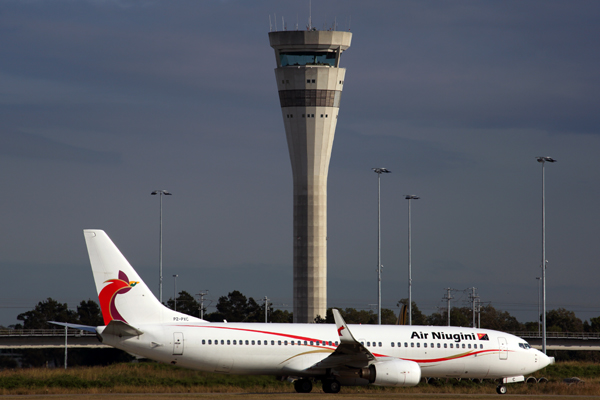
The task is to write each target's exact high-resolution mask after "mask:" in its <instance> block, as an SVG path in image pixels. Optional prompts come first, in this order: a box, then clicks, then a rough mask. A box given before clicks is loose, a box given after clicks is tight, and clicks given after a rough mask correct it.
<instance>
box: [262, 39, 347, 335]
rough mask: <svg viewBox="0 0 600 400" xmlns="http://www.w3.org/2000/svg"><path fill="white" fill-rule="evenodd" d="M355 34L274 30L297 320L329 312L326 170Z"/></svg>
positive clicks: (309, 319) (273, 43) (273, 44)
mask: <svg viewBox="0 0 600 400" xmlns="http://www.w3.org/2000/svg"><path fill="white" fill-rule="evenodd" d="M351 40H352V34H351V33H350V32H340V31H317V30H309V31H281V32H270V33H269V41H270V44H271V47H273V49H275V59H276V61H277V68H276V69H275V77H276V79H277V90H278V91H279V101H280V103H281V113H282V116H283V123H284V125H285V134H286V136H287V142H288V148H289V152H290V159H291V161H292V174H293V176H294V236H293V241H294V322H300V323H308V322H313V321H314V319H315V317H316V316H317V315H320V316H321V317H323V318H325V313H326V311H327V175H328V172H329V160H330V158H331V147H332V145H333V136H334V134H335V127H336V124H337V118H338V112H339V107H340V98H341V94H342V89H343V87H344V76H345V74H346V70H345V69H344V68H340V56H341V54H342V52H343V51H344V50H346V49H347V48H348V47H350V41H351Z"/></svg>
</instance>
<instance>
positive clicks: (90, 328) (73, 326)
mask: <svg viewBox="0 0 600 400" xmlns="http://www.w3.org/2000/svg"><path fill="white" fill-rule="evenodd" d="M48 322H49V323H51V324H54V325H60V326H66V327H67V328H71V329H79V330H80V331H87V332H92V333H97V331H96V327H95V326H89V325H79V324H68V323H66V322H56V321H48Z"/></svg>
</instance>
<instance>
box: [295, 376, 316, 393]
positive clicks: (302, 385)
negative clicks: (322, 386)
mask: <svg viewBox="0 0 600 400" xmlns="http://www.w3.org/2000/svg"><path fill="white" fill-rule="evenodd" d="M294 389H296V392H298V393H310V391H311V390H312V382H311V381H310V379H298V380H297V381H295V382H294Z"/></svg>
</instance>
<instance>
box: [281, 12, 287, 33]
mask: <svg viewBox="0 0 600 400" xmlns="http://www.w3.org/2000/svg"><path fill="white" fill-rule="evenodd" d="M281 29H283V30H284V31H285V30H287V29H285V20H284V19H283V15H282V16H281Z"/></svg>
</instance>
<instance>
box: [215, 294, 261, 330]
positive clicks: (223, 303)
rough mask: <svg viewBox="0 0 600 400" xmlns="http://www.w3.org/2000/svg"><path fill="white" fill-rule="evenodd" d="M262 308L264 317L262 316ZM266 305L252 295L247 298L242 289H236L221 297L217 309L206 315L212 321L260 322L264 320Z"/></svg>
mask: <svg viewBox="0 0 600 400" xmlns="http://www.w3.org/2000/svg"><path fill="white" fill-rule="evenodd" d="M261 309H262V318H261ZM264 318H265V317H264V306H263V307H261V306H260V305H259V304H258V303H257V302H256V301H255V300H254V299H253V298H252V297H250V298H246V296H244V295H243V294H242V293H241V292H240V291H238V290H234V291H233V292H229V293H228V294H227V296H221V297H219V301H218V303H217V311H216V312H214V313H211V314H209V315H207V316H205V319H207V320H208V321H212V322H222V321H223V320H227V321H228V322H260V321H264V320H265V319H264Z"/></svg>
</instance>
